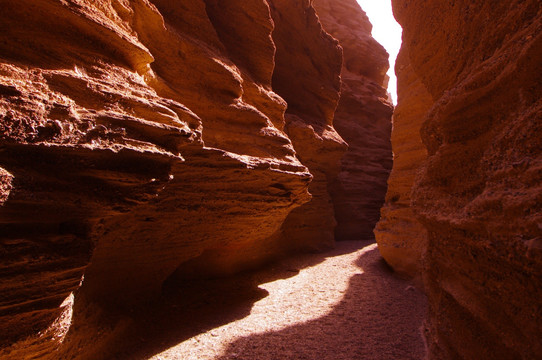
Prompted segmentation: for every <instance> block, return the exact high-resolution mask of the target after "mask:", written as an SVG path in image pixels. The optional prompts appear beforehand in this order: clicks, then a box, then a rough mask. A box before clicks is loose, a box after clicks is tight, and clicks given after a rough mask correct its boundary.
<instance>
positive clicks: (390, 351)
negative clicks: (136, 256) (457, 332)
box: [129, 241, 426, 360]
mask: <svg viewBox="0 0 542 360" xmlns="http://www.w3.org/2000/svg"><path fill="white" fill-rule="evenodd" d="M194 286H197V287H200V286H203V285H202V284H198V285H194ZM205 287H206V289H207V291H208V292H207V295H208V296H206V297H205V298H204V300H203V301H202V298H201V297H199V298H198V299H192V300H193V302H192V304H189V303H185V305H183V309H182V310H180V312H179V314H176V315H174V316H171V313H169V314H165V313H162V314H158V316H157V317H156V318H158V319H161V320H160V321H159V322H153V323H151V322H149V323H148V324H147V326H146V327H145V329H146V330H145V333H146V334H145V333H140V336H141V339H140V340H141V342H140V343H139V344H138V345H135V347H139V350H137V351H135V352H133V353H131V354H130V355H129V356H130V357H136V358H140V359H149V358H150V359H152V360H173V359H186V360H204V359H220V360H226V359H243V360H249V359H250V360H254V359H257V360H268V359H269V360H270V359H273V360H277V359H334V360H338V359H349V360H352V359H364V360H369V359H382V360H384V359H386V360H393V359H402V360H406V359H423V358H424V354H425V345H424V341H423V335H422V331H423V330H422V329H423V321H424V316H425V310H426V300H425V297H424V295H423V294H422V293H421V292H420V291H418V290H417V289H416V288H414V287H413V286H412V284H410V283H409V282H406V281H404V280H401V279H398V278H397V277H396V276H394V275H393V274H392V273H391V271H390V270H389V268H388V267H387V266H386V264H385V263H384V261H383V260H382V258H381V257H380V254H379V253H378V249H377V247H376V245H375V244H369V243H367V242H365V243H364V242H353V241H352V242H339V243H338V244H337V248H336V249H335V250H333V251H330V252H327V253H325V254H309V255H304V256H300V257H297V258H291V259H287V260H284V261H282V262H280V263H277V264H275V265H274V266H272V267H270V268H268V269H265V270H263V271H259V272H256V273H253V274H247V275H243V276H239V277H236V278H235V279H232V280H228V281H224V280H221V281H213V283H212V284H211V283H210V284H206V285H205ZM179 295H180V293H179ZM172 298H174V296H173V297H172ZM170 301H173V300H171V299H170ZM184 302H187V300H184ZM188 302H189V301H188ZM166 308H168V307H166ZM183 314H184V316H183ZM186 314H190V315H191V316H189V317H193V319H194V320H193V321H188V322H183V323H184V324H181V323H180V319H181V318H182V317H186ZM219 324H223V325H219ZM147 334H148V336H147ZM150 334H152V335H150ZM181 339H182V340H181Z"/></svg>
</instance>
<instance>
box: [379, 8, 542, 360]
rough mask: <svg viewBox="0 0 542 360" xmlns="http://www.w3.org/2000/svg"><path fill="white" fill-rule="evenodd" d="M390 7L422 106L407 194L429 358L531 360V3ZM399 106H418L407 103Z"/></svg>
mask: <svg viewBox="0 0 542 360" xmlns="http://www.w3.org/2000/svg"><path fill="white" fill-rule="evenodd" d="M393 5H394V11H395V14H396V17H397V19H398V20H399V22H400V23H401V24H402V26H403V29H404V32H403V40H404V42H403V47H404V48H405V49H406V50H405V51H406V52H404V53H403V56H405V55H407V54H408V61H402V64H404V65H408V63H410V64H411V66H412V71H413V72H414V73H415V75H416V76H417V77H418V78H419V80H420V82H421V83H422V84H423V86H424V87H425V89H426V90H427V92H428V94H429V95H430V98H431V99H432V101H431V104H430V106H429V108H430V110H429V111H428V113H427V115H426V116H425V121H424V123H423V124H422V127H421V137H422V141H423V143H424V145H425V147H426V149H427V152H428V156H427V159H426V160H425V165H424V167H423V169H422V171H421V173H420V176H419V178H418V180H417V181H416V182H415V184H414V186H413V188H412V197H411V205H412V208H413V210H414V212H415V213H416V216H417V217H418V219H419V221H420V223H421V224H423V226H424V227H425V229H426V230H427V249H426V253H425V256H424V257H425V260H424V262H423V276H424V280H425V287H426V291H427V293H428V297H429V304H430V322H429V335H428V338H429V340H430V341H429V343H430V353H431V357H432V358H433V359H458V358H463V359H497V358H498V359H519V358H523V359H535V358H541V357H542V343H541V342H540V334H541V333H542V320H541V319H542V307H541V306H540V305H541V302H540V299H541V298H542V246H541V245H540V244H541V242H542V240H541V239H542V237H541V236H542V233H541V226H542V225H541V224H542V211H541V206H542V197H541V196H542V195H541V194H542V176H541V170H542V156H541V149H542V137H541V136H540V134H541V133H542V128H541V126H542V102H541V99H542V78H541V74H542V7H541V3H540V1H538V0H525V1H509V2H492V1H483V0H478V1H450V2H441V1H429V2H427V1H404V0H395V1H394V2H393ZM399 72H400V74H401V70H400V71H399ZM409 78H412V77H409V76H405V75H403V76H402V77H401V78H400V80H399V81H400V83H401V82H402V84H403V86H405V85H406V84H408V83H409V81H410V80H409ZM400 102H402V103H400V104H399V106H400V108H404V109H408V108H411V107H420V106H421V108H420V109H422V110H423V111H421V113H423V112H425V109H426V108H428V107H427V106H426V105H425V104H424V101H423V100H422V101H420V99H419V98H417V97H415V96H414V97H413V96H407V97H403V99H402V100H400ZM398 116H400V114H398ZM399 120H400V119H399ZM399 156H400V154H399ZM398 164H400V163H398ZM398 170H399V169H398ZM393 181H394V180H393V179H392V184H393ZM391 191H393V187H392V188H391V189H390V195H392V194H391ZM398 193H400V192H398ZM399 199H401V197H399ZM386 221H387V222H388V220H386ZM393 221H394V220H393V219H392V220H391V222H393ZM410 228H412V227H411V222H410V223H409V225H408V229H410ZM394 231H396V232H399V231H401V227H400V224H397V225H396V226H395V227H394ZM409 231H410V230H409ZM386 236H387V235H386ZM422 236H423V235H422ZM420 238H421V237H420ZM401 241H402V240H400V239H399V246H401V243H400V242H401ZM416 241H418V240H416ZM412 247H413V248H414V247H415V246H412ZM414 256H415V257H417V256H418V254H417V253H416V252H414ZM412 261H416V260H414V259H413V260H412Z"/></svg>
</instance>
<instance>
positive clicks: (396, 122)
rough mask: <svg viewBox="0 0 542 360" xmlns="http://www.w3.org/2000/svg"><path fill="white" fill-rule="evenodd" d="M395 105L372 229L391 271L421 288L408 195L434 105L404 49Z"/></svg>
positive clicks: (418, 239) (417, 233) (417, 228)
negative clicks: (389, 158) (381, 197)
mask: <svg viewBox="0 0 542 360" xmlns="http://www.w3.org/2000/svg"><path fill="white" fill-rule="evenodd" d="M395 64H396V65H395V72H396V74H397V79H398V84H397V85H398V86H397V98H398V104H397V106H396V107H395V111H394V113H393V132H392V135H391V142H392V146H393V153H394V156H393V170H392V172H391V174H390V177H389V179H388V191H387V194H386V202H385V204H384V206H383V207H382V209H381V218H380V221H379V222H378V223H377V226H376V228H375V231H374V233H375V237H376V241H377V243H378V250H379V251H380V254H381V255H382V256H383V257H384V258H385V259H386V261H387V263H388V264H389V265H391V266H392V267H393V268H394V270H395V271H396V272H398V273H400V274H402V275H404V276H407V277H411V278H416V279H417V281H418V284H420V283H421V271H422V262H423V255H424V253H425V248H426V242H427V231H426V230H425V228H424V227H423V226H422V224H421V223H420V222H419V221H418V220H417V219H416V216H415V214H414V212H413V211H412V208H411V206H410V202H411V190H412V186H413V184H414V181H415V179H416V176H417V175H418V174H419V173H420V171H421V170H422V169H423V164H424V162H425V159H426V158H427V150H426V149H425V147H424V145H423V143H422V139H421V136H420V129H421V126H422V123H423V121H424V119H425V114H426V113H427V112H428V111H429V108H430V107H431V105H432V99H431V96H430V95H429V93H428V92H427V90H426V89H425V86H424V85H423V83H422V82H421V81H420V79H419V77H418V76H417V75H416V73H415V72H414V71H413V69H412V66H411V65H410V60H409V55H408V49H407V48H406V47H403V48H402V49H401V51H400V53H399V55H398V56H397V60H396V63H395Z"/></svg>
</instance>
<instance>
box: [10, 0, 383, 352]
mask: <svg viewBox="0 0 542 360" xmlns="http://www.w3.org/2000/svg"><path fill="white" fill-rule="evenodd" d="M356 11H357V13H353V14H350V15H349V16H351V17H352V16H358V15H357V14H359V16H362V13H361V12H360V11H359V9H357V10H356ZM343 15H344V14H343ZM330 21H331V22H332V21H333V20H331V19H330ZM337 21H339V20H337ZM352 21H354V20H352ZM328 24H331V23H328ZM360 24H362V25H361V26H362V27H366V26H367V23H366V19H365V18H364V19H363V20H362V21H361V23H360ZM330 26H332V25H330ZM0 30H1V31H0V244H1V246H2V252H1V253H0V259H1V261H0V275H1V276H2V283H1V285H0V286H1V288H0V290H1V294H2V295H1V296H0V333H1V334H7V335H3V336H2V337H1V339H0V346H2V347H3V346H5V345H7V344H10V343H12V342H13V341H15V340H17V339H21V338H23V337H24V336H26V335H29V334H36V333H37V332H38V331H41V330H43V329H45V328H47V326H48V325H49V324H51V322H52V321H53V320H54V319H55V318H56V317H57V316H58V315H59V314H60V312H61V311H62V310H63V309H62V308H61V307H60V304H61V303H62V302H63V300H64V299H65V298H66V297H67V296H68V295H69V294H70V293H72V292H73V291H76V296H75V305H74V315H73V321H74V324H75V325H74V326H73V329H72V332H73V334H72V337H71V338H70V340H69V341H67V343H66V344H65V348H67V350H66V351H67V353H66V354H67V355H66V357H68V358H69V357H71V356H72V355H74V354H75V353H76V352H77V351H78V350H77V347H78V346H79V345H78V344H77V341H78V340H77V332H78V331H79V332H80V333H81V334H84V331H85V330H84V328H85V326H87V325H88V324H89V323H90V322H93V321H101V320H100V316H101V315H100V314H106V313H107V309H109V308H111V307H113V308H115V307H117V308H116V309H128V308H131V307H132V306H138V305H141V304H142V303H144V302H145V301H147V300H149V299H152V298H154V297H156V296H158V295H159V294H160V292H161V291H162V286H163V285H164V283H167V282H171V281H175V280H176V279H179V278H186V277H194V276H196V277H198V276H200V277H201V276H215V275H225V274H229V273H233V272H235V271H239V270H241V269H245V268H249V267H253V266H257V265H260V264H261V263H262V262H264V261H266V260H268V259H270V258H273V257H276V256H278V255H280V254H283V253H284V252H285V251H292V250H299V249H322V248H325V247H329V246H332V244H333V238H334V235H333V232H334V226H335V220H334V216H333V206H332V205H333V204H332V201H331V197H330V195H329V192H328V189H329V188H330V184H331V183H333V181H334V179H335V178H336V176H337V174H338V173H339V171H340V159H341V157H342V155H343V154H344V152H345V150H346V143H345V141H344V140H343V139H342V138H341V136H340V135H339V134H338V133H337V132H336V130H335V129H334V127H333V121H334V113H335V110H336V108H337V105H338V104H339V106H342V105H341V104H340V103H339V97H340V91H341V80H340V74H341V69H342V71H343V75H344V71H345V70H344V69H345V66H346V65H345V66H342V65H343V61H342V50H341V47H340V45H339V42H338V41H337V39H334V38H333V37H331V36H330V35H329V34H327V33H326V31H325V30H324V29H323V28H322V26H321V24H320V22H319V18H318V16H317V15H316V12H315V10H314V8H313V7H312V5H311V2H310V1H299V2H295V3H292V2H290V1H282V0H273V1H264V0H249V1H240V0H228V1H216V0H196V1H184V2H172V1H166V0H152V1H149V0H133V1H127V0H98V1H83V0H67V1H63V2H58V1H52V0H38V1H27V0H25V1H3V2H2V11H1V13H0ZM341 34H342V33H341V32H339V33H338V35H337V36H338V37H339V39H343V41H345V49H347V50H346V53H347V54H348V58H349V59H350V60H349V62H348V64H349V65H348V68H349V69H350V70H351V71H353V73H356V74H357V73H363V74H364V75H363V76H366V77H367V79H372V80H370V81H369V80H367V81H366V82H365V80H363V81H364V84H365V85H363V89H364V91H366V92H370V91H374V92H375V93H377V94H378V95H375V96H373V95H371V94H368V93H367V94H365V95H364V96H366V98H367V99H369V98H371V99H372V100H375V99H377V98H378V97H382V96H383V95H382V94H383V90H382V88H381V87H380V86H379V84H381V83H382V81H383V78H382V74H383V71H384V68H385V67H386V66H387V65H386V64H385V59H384V57H385V56H384V53H383V52H382V50H381V49H380V48H378V47H377V46H374V44H373V43H372V42H371V40H370V39H369V38H368V33H367V31H366V30H363V31H361V32H360V33H359V34H361V35H359V36H362V37H363V39H364V41H366V42H367V43H371V44H373V45H371V46H372V47H368V48H367V54H364V55H363V56H366V57H367V59H369V58H370V61H368V62H367V64H365V65H362V63H363V62H361V61H359V60H355V59H356V58H357V55H356V56H354V55H352V54H354V51H353V50H350V49H351V48H352V46H353V45H352V44H351V42H353V41H356V39H357V38H356V37H354V38H348V37H346V36H343V35H344V34H343V35H341ZM356 36H358V35H356ZM346 42H348V44H346ZM375 49H377V50H375ZM373 50H375V51H378V52H379V54H378V55H375V56H374V57H373V56H372V55H371V54H370V51H373ZM356 51H357V50H356ZM360 67H362V68H363V70H361V68H360ZM350 70H349V71H350ZM372 81H375V84H376V85H374V84H373V83H372ZM354 82H355V81H354ZM366 85H367V86H366ZM377 85H378V86H377ZM349 86H353V85H349ZM344 89H345V88H344V87H343V91H344ZM372 100H371V101H372ZM375 101H376V102H377V103H378V104H380V105H383V106H384V107H383V108H382V109H384V110H383V111H384V112H385V111H388V112H389V107H386V105H385V102H381V101H380V100H375ZM378 104H377V105H375V106H376V107H378V106H380V105H378ZM379 119H380V118H379ZM375 121H376V120H375ZM381 121H383V120H378V122H381ZM377 127H378V129H380V128H381V127H382V126H380V125H378V126H377ZM382 128H385V126H383V127H382ZM311 180H312V182H311ZM309 191H310V193H309ZM296 208H297V210H296ZM83 275H84V281H83V282H82V286H81V281H82V279H83ZM104 311H105V312H104ZM112 326H113V327H114V325H112ZM115 331H116V330H114V331H113V330H112V332H113V333H114V332H115ZM102 335H103V336H101V338H100V339H99V341H100V342H101V345H103V344H107V342H108V341H109V338H107V337H106V335H104V334H102ZM95 345H96V349H99V345H98V344H95ZM101 345H100V346H101ZM70 347H71V348H70ZM23 348H24V346H23ZM96 351H98V350H96ZM23 352H24V349H23ZM2 354H5V353H2ZM89 356H92V355H89Z"/></svg>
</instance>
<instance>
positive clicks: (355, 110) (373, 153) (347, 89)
mask: <svg viewBox="0 0 542 360" xmlns="http://www.w3.org/2000/svg"><path fill="white" fill-rule="evenodd" d="M313 4H314V6H315V8H316V10H317V11H318V14H319V16H320V19H321V21H322V24H323V25H324V28H325V29H326V31H328V32H329V33H330V34H331V35H333V36H334V37H335V38H337V39H338V40H339V42H340V44H341V46H342V48H343V51H344V60H343V66H342V69H341V79H342V84H341V98H340V100H339V104H338V107H337V110H336V111H335V119H334V120H333V125H334V127H335V128H336V129H337V132H338V133H339V134H340V135H341V137H342V138H343V139H344V140H345V141H346V142H347V143H348V151H347V152H346V153H345V155H344V156H343V157H342V159H341V170H340V172H339V174H338V176H337V177H336V178H335V179H334V181H333V182H332V183H331V184H330V186H329V189H330V193H331V196H332V200H333V205H334V208H335V217H336V219H337V227H336V229H335V236H336V239H337V240H359V239H368V238H373V236H374V235H373V228H374V227H375V224H376V222H377V221H378V219H379V217H380V207H381V206H382V203H383V202H384V196H385V194H386V187H387V186H386V181H387V179H388V176H389V172H390V170H391V165H392V154H391V143H390V132H391V115H392V112H393V106H392V104H391V103H390V102H389V101H388V99H387V92H386V89H385V86H386V85H385V83H386V82H387V76H386V72H387V70H388V67H389V64H388V54H387V53H386V51H385V50H384V48H383V47H382V46H381V45H380V44H378V43H377V42H376V41H375V40H374V39H373V38H372V36H371V29H372V25H371V23H370V22H369V20H368V18H367V16H366V15H365V12H364V11H363V10H362V9H361V8H360V6H359V4H358V3H357V2H356V1H355V0H343V1H332V0H315V1H314V2H313Z"/></svg>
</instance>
